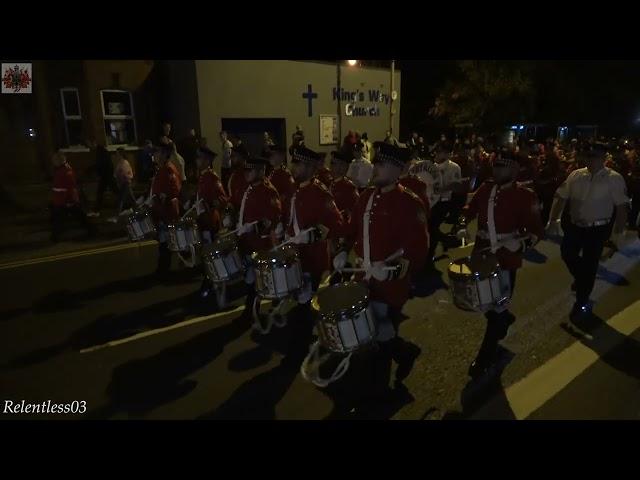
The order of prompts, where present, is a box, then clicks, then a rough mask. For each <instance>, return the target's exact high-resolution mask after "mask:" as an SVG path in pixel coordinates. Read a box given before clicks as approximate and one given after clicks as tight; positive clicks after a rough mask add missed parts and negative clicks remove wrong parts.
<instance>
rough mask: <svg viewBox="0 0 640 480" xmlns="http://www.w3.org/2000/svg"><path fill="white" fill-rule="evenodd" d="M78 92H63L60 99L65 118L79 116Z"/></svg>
mask: <svg viewBox="0 0 640 480" xmlns="http://www.w3.org/2000/svg"><path fill="white" fill-rule="evenodd" d="M77 93H78V92H76V91H75V90H74V91H69V90H67V91H64V92H62V97H63V98H64V111H65V113H66V114H67V116H73V115H80V104H79V102H78V95H77Z"/></svg>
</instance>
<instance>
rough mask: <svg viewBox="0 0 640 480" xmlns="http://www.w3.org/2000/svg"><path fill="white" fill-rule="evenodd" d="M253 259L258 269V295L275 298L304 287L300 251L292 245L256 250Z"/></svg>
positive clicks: (256, 269) (286, 295)
mask: <svg viewBox="0 0 640 480" xmlns="http://www.w3.org/2000/svg"><path fill="white" fill-rule="evenodd" d="M251 259H252V261H253V265H254V267H255V271H256V292H257V294H258V296H260V297H262V298H267V299H271V300H275V299H280V298H285V297H288V296H289V295H291V294H292V293H294V292H296V291H297V290H300V289H301V288H302V265H301V263H300V257H299V256H298V251H297V250H296V248H295V247H293V246H292V245H286V246H284V247H282V248H279V249H278V250H275V251H273V250H269V251H266V252H256V253H254V254H253V255H252V257H251Z"/></svg>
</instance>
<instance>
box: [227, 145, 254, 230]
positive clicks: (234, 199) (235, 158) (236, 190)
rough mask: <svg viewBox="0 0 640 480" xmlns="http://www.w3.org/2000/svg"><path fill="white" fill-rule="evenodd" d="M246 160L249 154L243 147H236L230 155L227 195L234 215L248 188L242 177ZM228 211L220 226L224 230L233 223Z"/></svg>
mask: <svg viewBox="0 0 640 480" xmlns="http://www.w3.org/2000/svg"><path fill="white" fill-rule="evenodd" d="M248 158H249V152H248V151H247V149H246V147H245V146H244V145H238V146H237V147H234V148H233V151H232V153H231V168H232V172H231V175H230V176H229V182H228V183H227V193H228V194H229V204H230V206H231V207H232V209H233V210H234V211H235V212H236V213H237V212H238V211H239V210H240V204H241V203H242V196H243V195H244V192H245V191H246V190H247V187H248V186H249V184H248V183H247V180H246V179H245V176H244V164H245V162H246V161H247V159H248ZM229 210H230V209H227V210H226V211H225V214H224V217H223V219H222V224H223V226H224V227H225V228H228V229H231V228H233V225H234V223H233V221H232V219H231V214H230V211H229Z"/></svg>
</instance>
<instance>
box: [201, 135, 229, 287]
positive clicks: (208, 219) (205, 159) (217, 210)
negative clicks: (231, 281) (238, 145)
mask: <svg viewBox="0 0 640 480" xmlns="http://www.w3.org/2000/svg"><path fill="white" fill-rule="evenodd" d="M197 155H198V156H197V158H196V164H197V167H198V172H199V176H198V193H197V198H196V202H197V203H196V211H197V215H198V217H197V218H198V229H199V230H200V232H201V234H202V241H203V243H211V242H212V241H213V239H214V237H215V235H216V234H217V233H218V231H219V230H220V229H221V228H222V220H221V217H222V215H223V212H224V208H225V207H226V205H227V203H228V201H229V199H228V198H227V196H226V194H225V192H224V188H223V187H222V182H220V178H218V176H217V175H216V174H215V173H214V171H213V168H212V167H213V161H214V159H215V158H216V156H217V155H216V154H215V153H214V152H212V151H211V150H209V149H208V148H206V147H200V149H198V152H197ZM212 287H213V284H212V283H211V281H210V280H209V279H208V278H207V276H206V275H205V277H204V280H203V282H202V286H201V288H200V295H201V296H203V297H206V296H208V295H209V293H210V291H211V288H212Z"/></svg>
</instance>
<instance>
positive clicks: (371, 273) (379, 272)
mask: <svg viewBox="0 0 640 480" xmlns="http://www.w3.org/2000/svg"><path fill="white" fill-rule="evenodd" d="M386 268H387V264H386V263H384V262H373V264H372V265H371V268H370V269H369V270H368V271H367V276H368V277H373V278H375V279H376V280H378V281H379V282H384V281H386V280H389V277H390V276H391V270H387V269H386Z"/></svg>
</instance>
